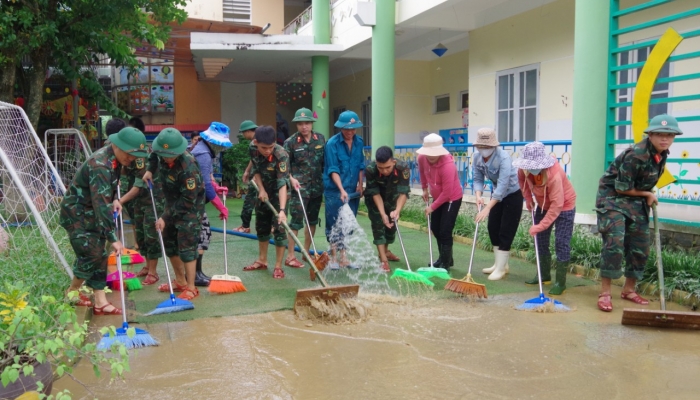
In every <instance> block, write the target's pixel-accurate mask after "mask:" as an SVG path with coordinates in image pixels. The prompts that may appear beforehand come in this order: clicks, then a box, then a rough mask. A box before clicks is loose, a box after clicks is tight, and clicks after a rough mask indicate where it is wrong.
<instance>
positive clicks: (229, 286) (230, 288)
mask: <svg viewBox="0 0 700 400" xmlns="http://www.w3.org/2000/svg"><path fill="white" fill-rule="evenodd" d="M221 198H222V200H223V201H224V207H225V206H226V193H222V194H221ZM227 235H228V234H227V233H226V218H224V274H223V275H214V276H212V277H211V280H210V281H209V293H218V294H227V293H237V292H245V291H246V288H245V286H243V282H242V281H241V278H239V277H237V276H233V275H229V274H228V253H227V252H226V236H227Z"/></svg>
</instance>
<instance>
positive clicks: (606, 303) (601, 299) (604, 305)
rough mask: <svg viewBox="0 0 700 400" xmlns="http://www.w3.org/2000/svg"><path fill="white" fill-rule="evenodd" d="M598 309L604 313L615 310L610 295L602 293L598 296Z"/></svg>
mask: <svg viewBox="0 0 700 400" xmlns="http://www.w3.org/2000/svg"><path fill="white" fill-rule="evenodd" d="M598 309H599V310H600V311H604V312H610V311H612V309H613V305H612V301H611V300H610V293H601V294H599V295H598Z"/></svg>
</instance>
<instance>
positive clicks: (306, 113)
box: [292, 108, 316, 122]
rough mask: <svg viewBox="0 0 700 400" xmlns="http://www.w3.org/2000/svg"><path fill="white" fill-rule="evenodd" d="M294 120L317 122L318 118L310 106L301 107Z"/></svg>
mask: <svg viewBox="0 0 700 400" xmlns="http://www.w3.org/2000/svg"><path fill="white" fill-rule="evenodd" d="M292 122H316V118H314V113H313V112H311V110H309V109H308V108H300V109H298V110H297V112H296V114H294V119H293V120H292Z"/></svg>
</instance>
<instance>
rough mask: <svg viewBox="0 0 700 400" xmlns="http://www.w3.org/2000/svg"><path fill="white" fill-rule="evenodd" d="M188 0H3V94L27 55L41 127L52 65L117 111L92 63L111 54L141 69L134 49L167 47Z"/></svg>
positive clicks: (31, 99)
mask: <svg viewBox="0 0 700 400" xmlns="http://www.w3.org/2000/svg"><path fill="white" fill-rule="evenodd" d="M186 2H187V0H64V1H59V0H0V99H11V98H12V90H13V87H14V80H15V71H16V68H17V67H20V66H21V61H22V57H24V56H28V57H29V60H30V61H31V69H30V70H29V79H28V88H29V93H28V94H27V101H26V107H25V108H26V111H27V116H28V117H29V120H30V121H31V123H32V124H33V125H34V126H35V127H36V125H37V122H38V120H39V114H40V112H41V103H42V88H43V86H44V82H45V81H46V72H47V70H48V67H49V66H52V67H54V68H57V69H59V70H60V71H61V72H62V73H63V74H64V75H65V76H66V78H68V79H80V87H81V89H82V90H83V91H85V92H86V93H87V94H88V95H89V96H90V97H92V98H97V99H100V103H102V104H107V105H108V107H109V108H112V111H116V107H115V106H114V105H113V104H112V102H111V99H108V98H107V97H106V96H105V94H104V92H103V91H102V88H101V86H100V85H99V82H98V80H97V77H96V76H95V73H94V72H93V70H92V69H90V68H85V67H86V66H91V65H94V64H96V63H98V62H99V57H100V55H103V56H107V57H109V58H110V59H111V62H112V63H113V64H114V65H116V66H118V67H125V68H127V69H129V70H131V71H135V70H136V69H137V67H138V60H137V58H136V56H135V54H134V49H135V48H137V47H141V46H153V47H157V48H160V49H162V48H163V46H164V43H165V42H166V41H167V40H168V37H169V33H170V25H169V24H170V23H172V22H178V23H181V22H183V21H184V20H185V19H186V18H187V13H186V12H185V11H184V6H185V4H186Z"/></svg>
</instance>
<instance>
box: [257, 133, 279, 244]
mask: <svg viewBox="0 0 700 400" xmlns="http://www.w3.org/2000/svg"><path fill="white" fill-rule="evenodd" d="M252 148H255V152H254V156H253V159H252V161H253V166H252V168H251V171H250V175H251V176H255V175H256V174H260V178H261V180H262V183H263V188H264V189H265V191H266V192H267V196H268V198H269V200H270V204H272V206H273V207H275V209H276V210H278V211H279V209H280V199H279V189H280V188H282V187H283V186H287V187H289V169H288V165H289V156H288V155H287V152H286V151H285V150H284V148H282V146H280V145H275V148H274V150H273V151H272V154H270V156H269V157H263V156H262V155H261V154H260V153H259V152H258V150H257V147H256V146H253V145H251V149H252ZM272 228H274V229H275V246H277V247H286V246H287V233H286V232H285V230H284V227H283V226H281V225H279V224H278V223H277V215H275V214H273V213H272V210H270V208H269V207H268V206H267V204H265V203H263V202H261V201H260V200H256V202H255V231H256V232H257V234H258V241H261V242H266V241H268V240H270V233H271V232H272Z"/></svg>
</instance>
